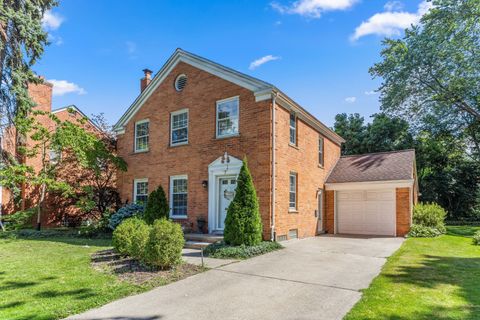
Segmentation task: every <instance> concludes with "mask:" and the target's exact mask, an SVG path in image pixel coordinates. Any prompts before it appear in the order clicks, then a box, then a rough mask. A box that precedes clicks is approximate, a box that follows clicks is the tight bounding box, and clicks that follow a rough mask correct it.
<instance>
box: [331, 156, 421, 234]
mask: <svg viewBox="0 0 480 320" xmlns="http://www.w3.org/2000/svg"><path fill="white" fill-rule="evenodd" d="M325 189H326V203H327V205H326V229H327V232H329V233H336V234H358V235H378V236H404V235H405V234H406V233H408V230H409V228H410V225H411V219H412V210H413V205H414V203H416V196H417V181H416V172H415V153H414V151H413V150H405V151H396V152H385V153H374V154H364V155H358V156H346V157H341V158H340V160H339V162H338V163H337V165H336V166H335V168H334V169H333V170H332V172H331V173H330V175H329V177H328V178H327V182H326V184H325Z"/></svg>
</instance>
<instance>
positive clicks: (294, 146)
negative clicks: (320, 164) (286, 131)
mask: <svg viewBox="0 0 480 320" xmlns="http://www.w3.org/2000/svg"><path fill="white" fill-rule="evenodd" d="M288 145H289V146H290V147H292V148H294V149H297V150H300V148H299V147H298V146H297V145H296V144H293V143H289V144H288Z"/></svg>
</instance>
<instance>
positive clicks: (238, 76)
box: [114, 48, 345, 144]
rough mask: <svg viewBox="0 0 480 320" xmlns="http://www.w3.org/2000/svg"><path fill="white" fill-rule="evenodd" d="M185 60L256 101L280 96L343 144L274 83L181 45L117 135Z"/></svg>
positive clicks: (126, 115) (282, 102)
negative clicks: (252, 96) (246, 92)
mask: <svg viewBox="0 0 480 320" xmlns="http://www.w3.org/2000/svg"><path fill="white" fill-rule="evenodd" d="M180 62H184V63H187V64H189V65H191V66H193V67H196V68H198V69H200V70H203V71H206V72H208V73H210V74H213V75H215V76H217V77H219V78H222V79H224V80H227V81H230V82H232V83H234V84H236V85H238V86H241V87H243V88H246V89H248V90H250V91H252V92H253V93H254V95H255V99H256V101H257V102H258V101H262V100H267V99H272V97H273V96H276V97H277V103H278V104H280V105H282V106H283V107H285V108H287V109H288V110H291V111H292V112H295V113H297V115H298V117H299V118H300V119H302V120H304V121H305V122H307V123H308V124H310V125H311V126H312V127H314V128H315V129H317V130H318V131H319V132H320V133H322V134H323V135H325V136H326V137H328V138H330V139H331V140H332V141H334V142H335V143H337V144H341V143H342V142H344V141H345V140H343V138H342V137H340V136H339V135H338V134H336V133H335V132H333V131H332V130H331V129H330V128H328V127H327V126H325V125H324V124H323V123H322V122H321V121H319V120H318V119H317V118H315V117H314V116H313V115H311V114H310V113H309V112H308V111H306V110H305V109H304V108H302V107H301V106H300V105H298V104H297V103H296V102H294V101H293V100H292V99H290V98H289V97H288V96H287V95H285V94H284V93H283V92H281V91H280V90H279V89H277V88H276V87H275V86H274V85H272V84H270V83H268V82H265V81H262V80H260V79H257V78H254V77H251V76H249V75H246V74H244V73H241V72H238V71H236V70H233V69H231V68H228V67H225V66H223V65H221V64H218V63H215V62H213V61H211V60H208V59H205V58H203V57H200V56H197V55H195V54H193V53H190V52H187V51H185V50H182V49H180V48H178V49H176V50H175V52H174V53H173V54H172V56H171V57H170V58H169V59H168V60H167V62H166V63H165V64H164V65H163V66H162V68H161V69H160V71H159V72H158V73H157V74H156V75H155V77H153V79H152V82H151V83H150V84H149V85H148V86H147V87H146V88H145V90H143V92H141V93H140V95H139V96H138V97H137V98H136V99H135V101H134V102H133V103H132V105H131V106H130V107H129V108H128V109H127V111H126V112H125V113H124V114H123V115H122V116H121V117H120V119H119V120H118V122H117V123H116V124H115V126H114V130H115V132H116V133H117V134H122V133H123V132H124V131H125V125H126V124H127V123H128V122H129V121H130V120H131V119H132V118H133V116H134V115H135V114H136V113H137V111H138V110H139V109H140V108H141V106H142V105H143V103H145V101H146V100H147V99H148V98H149V97H150V96H151V95H152V93H153V92H154V91H155V90H156V89H157V87H158V86H159V85H160V84H161V83H162V82H163V80H165V78H166V77H167V75H168V74H169V73H170V72H171V71H172V69H173V68H175V66H176V65H177V64H178V63H180Z"/></svg>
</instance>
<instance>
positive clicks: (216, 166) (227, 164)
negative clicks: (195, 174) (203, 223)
mask: <svg viewBox="0 0 480 320" xmlns="http://www.w3.org/2000/svg"><path fill="white" fill-rule="evenodd" d="M242 164H243V163H242V160H240V159H237V158H235V157H232V156H230V155H228V154H227V153H225V155H223V156H221V157H219V158H217V159H216V160H215V161H213V162H212V163H210V164H209V165H208V232H209V233H212V232H215V231H219V230H217V227H216V219H217V212H218V206H219V198H218V195H219V180H220V178H221V177H223V176H238V174H239V173H240V169H241V168H242Z"/></svg>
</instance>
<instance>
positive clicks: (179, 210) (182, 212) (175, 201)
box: [170, 175, 188, 218]
mask: <svg viewBox="0 0 480 320" xmlns="http://www.w3.org/2000/svg"><path fill="white" fill-rule="evenodd" d="M170 203H171V206H172V210H171V212H170V216H171V217H172V218H185V217H186V216H187V207H188V177H187V176H186V175H182V176H173V177H170Z"/></svg>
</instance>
